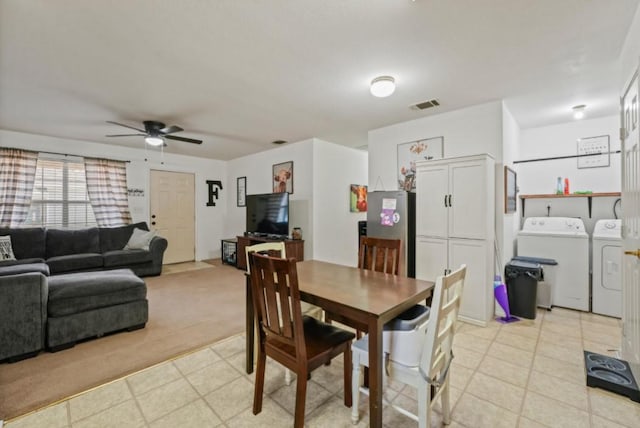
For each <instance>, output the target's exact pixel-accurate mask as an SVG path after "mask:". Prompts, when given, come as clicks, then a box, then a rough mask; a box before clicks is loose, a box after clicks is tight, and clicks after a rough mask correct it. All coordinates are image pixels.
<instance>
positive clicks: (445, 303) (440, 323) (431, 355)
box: [351, 265, 467, 428]
mask: <svg viewBox="0 0 640 428" xmlns="http://www.w3.org/2000/svg"><path fill="white" fill-rule="evenodd" d="M466 272H467V267H466V265H461V266H460V267H459V268H458V269H457V270H455V271H453V272H451V273H450V274H448V275H446V276H439V277H438V278H437V279H436V285H435V289H434V293H433V300H432V303H431V310H430V314H429V320H428V322H427V326H426V327H427V329H426V334H425V335H424V336H423V337H424V342H423V343H422V347H420V348H418V349H419V350H420V351H421V355H420V356H419V358H415V359H414V358H409V359H410V360H415V361H416V362H418V361H419V363H418V364H417V365H416V366H408V365H405V364H400V363H397V362H396V361H395V359H394V358H393V356H390V358H389V359H388V364H387V367H386V370H387V373H388V377H389V379H390V380H393V381H394V382H400V383H405V384H408V385H411V386H413V387H414V388H416V390H417V397H418V414H417V415H415V414H413V413H411V412H409V411H407V410H406V409H403V408H400V407H399V406H397V405H396V404H391V407H393V408H395V409H397V410H398V411H400V412H401V413H402V414H404V415H406V416H408V417H410V418H412V419H414V420H417V421H418V427H419V428H428V427H429V426H430V421H431V406H432V405H433V404H435V403H436V401H437V398H440V399H441V402H442V420H443V422H444V423H445V424H447V425H448V424H449V423H450V422H451V406H450V399H449V395H450V392H449V374H450V368H451V361H452V359H453V352H452V346H453V337H454V333H455V326H456V323H457V320H458V312H459V310H460V301H461V298H462V290H463V288H464V281H465V277H466ZM367 339H368V338H367V337H365V338H363V339H361V340H358V341H356V342H355V343H354V344H353V346H352V351H353V376H352V381H353V386H352V389H353V390H354V391H355V396H354V403H353V407H352V414H351V418H352V422H354V423H357V422H358V419H359V415H358V401H359V396H358V393H359V391H362V392H364V393H368V390H367V389H366V388H364V387H360V386H359V385H360V383H359V377H360V367H361V366H365V367H366V366H368V361H369V356H368V342H367Z"/></svg>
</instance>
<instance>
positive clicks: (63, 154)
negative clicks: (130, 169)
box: [14, 147, 131, 163]
mask: <svg viewBox="0 0 640 428" xmlns="http://www.w3.org/2000/svg"><path fill="white" fill-rule="evenodd" d="M14 149H15V150H28V149H18V148H16V147H14ZM30 151H32V152H38V153H46V154H48V155H58V156H65V157H66V156H74V157H77V158H83V157H88V158H91V157H93V156H78V155H72V154H70V153H60V152H48V151H46V150H30ZM96 159H104V160H110V161H118V162H126V163H131V161H130V160H122V159H110V158H96Z"/></svg>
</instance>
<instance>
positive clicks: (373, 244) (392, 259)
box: [325, 236, 402, 338]
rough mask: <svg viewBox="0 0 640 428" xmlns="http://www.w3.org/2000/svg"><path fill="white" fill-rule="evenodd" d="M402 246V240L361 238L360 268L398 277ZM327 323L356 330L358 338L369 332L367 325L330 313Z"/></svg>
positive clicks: (359, 250) (326, 317)
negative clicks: (334, 323)
mask: <svg viewBox="0 0 640 428" xmlns="http://www.w3.org/2000/svg"><path fill="white" fill-rule="evenodd" d="M401 246H402V240H401V239H387V238H376V237H372V236H361V237H360V247H359V249H358V268H359V269H366V270H373V271H376V272H384V273H389V274H392V275H398V272H399V269H400V247H401ZM325 321H326V322H331V321H338V322H339V323H342V324H344V325H347V326H349V327H352V328H355V329H356V336H357V337H358V338H360V336H361V335H362V333H361V332H362V331H367V327H366V326H365V325H362V324H358V323H355V322H354V321H353V320H350V319H347V318H344V317H340V318H338V317H337V316H335V315H332V314H330V313H328V312H327V313H325Z"/></svg>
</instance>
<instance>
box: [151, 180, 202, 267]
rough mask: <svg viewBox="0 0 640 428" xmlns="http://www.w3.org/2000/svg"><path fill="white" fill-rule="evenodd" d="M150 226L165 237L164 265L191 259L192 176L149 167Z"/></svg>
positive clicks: (193, 244) (192, 256)
mask: <svg viewBox="0 0 640 428" xmlns="http://www.w3.org/2000/svg"><path fill="white" fill-rule="evenodd" d="M150 193H151V201H150V205H151V206H150V212H151V223H150V224H151V228H152V229H154V230H157V231H158V234H159V235H161V236H163V237H165V238H167V241H168V243H169V245H168V247H167V250H166V251H165V253H164V264H170V263H179V262H188V261H193V260H195V177H194V175H193V174H188V173H181V172H171V171H157V170H151V192H150Z"/></svg>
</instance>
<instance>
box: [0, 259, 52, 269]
mask: <svg viewBox="0 0 640 428" xmlns="http://www.w3.org/2000/svg"><path fill="white" fill-rule="evenodd" d="M31 263H44V259H41V258H33V259H18V260H0V267H3V266H14V265H24V264H31Z"/></svg>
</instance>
